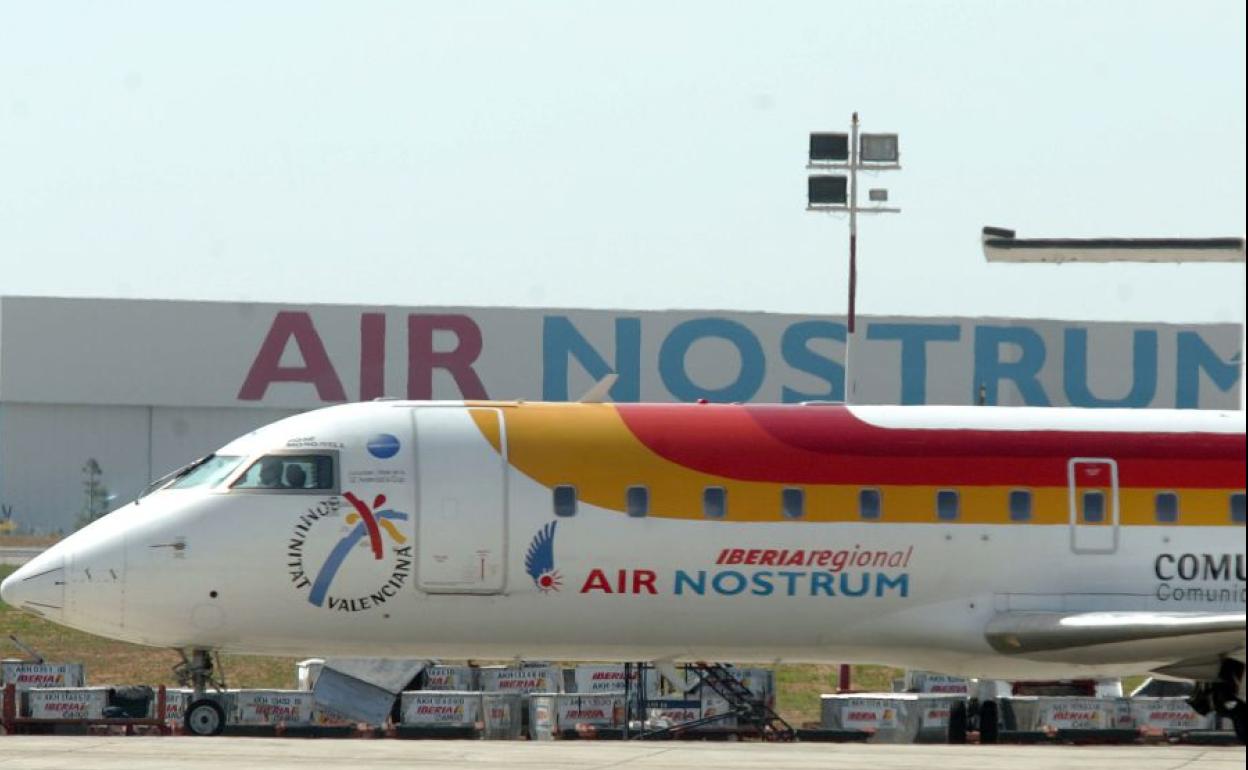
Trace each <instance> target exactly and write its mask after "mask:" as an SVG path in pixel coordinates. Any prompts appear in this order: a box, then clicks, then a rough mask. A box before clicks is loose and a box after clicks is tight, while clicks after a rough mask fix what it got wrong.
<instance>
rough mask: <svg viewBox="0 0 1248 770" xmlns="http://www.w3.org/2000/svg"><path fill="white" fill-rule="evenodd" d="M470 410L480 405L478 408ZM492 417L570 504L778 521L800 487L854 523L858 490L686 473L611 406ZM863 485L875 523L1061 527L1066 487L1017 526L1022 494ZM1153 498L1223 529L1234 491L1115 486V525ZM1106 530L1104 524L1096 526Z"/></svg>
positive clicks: (1066, 518) (1189, 522) (1037, 496)
mask: <svg viewBox="0 0 1248 770" xmlns="http://www.w3.org/2000/svg"><path fill="white" fill-rule="evenodd" d="M470 406H481V407H485V406H486V404H485V403H473V404H470ZM500 406H501V405H500ZM507 406H509V407H514V406H515V405H514V404H508V405H507ZM501 411H502V415H503V419H504V420H505V422H506V433H507V454H508V458H509V461H510V463H511V465H512V467H513V468H515V469H516V470H517V471H519V472H520V473H523V474H524V475H526V476H528V477H529V478H531V479H533V480H534V481H536V482H537V483H539V484H541V485H542V486H545V487H547V488H553V487H555V486H558V485H564V484H569V485H572V486H574V487H576V490H577V498H578V500H580V501H581V502H583V503H585V504H588V505H592V506H594V507H597V508H603V509H606V510H612V511H620V512H624V511H625V508H626V506H625V495H626V490H627V489H628V487H630V486H645V487H647V488H648V489H649V491H650V511H649V514H648V515H649V516H651V517H657V518H667V519H703V518H705V517H704V516H703V513H702V494H703V490H705V489H706V488H707V487H723V488H724V489H725V490H726V493H727V494H726V497H727V502H728V504H727V515H726V516H725V517H724V519H722V521H728V522H777V521H784V520H785V518H784V516H783V515H782V514H781V506H780V497H781V491H782V490H784V489H786V488H800V489H802V490H804V491H805V516H804V517H803V518H802V521H813V522H861V521H863V519H861V518H860V517H859V515H858V495H859V492H860V491H861V490H862V489H863V488H864V487H862V486H859V485H832V484H779V483H773V482H757V481H743V480H740V479H733V478H728V477H725V476H718V475H714V474H708V473H703V472H700V471H697V470H693V469H691V468H687V467H685V466H682V465H679V464H677V463H674V462H672V461H670V460H668V459H666V458H664V457H661V456H660V455H658V454H656V453H655V452H654V451H653V450H651V449H650V448H649V447H647V446H645V445H644V444H642V443H641V441H639V440H638V439H637V437H636V436H634V435H633V433H632V431H631V430H629V428H628V426H627V425H625V423H624V421H623V419H622V418H621V417H620V414H619V412H617V411H616V409H615V408H614V407H613V406H612V405H610V404H524V405H522V406H520V407H519V408H506V409H502V410H501ZM471 414H472V416H473V420H474V422H476V424H477V427H478V428H479V429H480V430H481V433H482V435H483V436H485V438H486V439H487V440H488V441H489V442H490V444H491V445H492V446H493V447H494V449H495V451H500V447H501V436H500V430H499V425H498V421H497V420H496V419H494V417H493V413H492V412H491V411H486V410H485V409H474V410H472V411H471ZM870 488H872V489H878V490H879V491H880V493H881V498H882V501H883V504H882V516H881V518H880V519H878V520H876V521H881V522H886V523H887V522H891V523H907V524H1011V523H1017V524H1053V525H1058V524H1060V525H1065V524H1069V523H1070V509H1069V504H1070V503H1069V500H1070V498H1069V490H1068V489H1067V488H1066V487H1064V486H1063V487H1032V488H1029V490H1030V491H1031V493H1032V516H1031V518H1030V519H1029V520H1027V521H1020V522H1012V521H1011V520H1010V515H1009V495H1010V492H1012V491H1014V490H1017V489H1021V487H1011V486H966V485H962V486H956V487H952V486H951V487H941V486H931V485H901V484H888V485H880V486H874V487H870ZM944 489H952V490H954V491H956V492H957V493H958V496H959V511H958V518H957V519H956V520H955V521H942V520H939V519H937V517H936V495H937V493H938V492H939V491H941V490H944ZM1159 491H1170V492H1175V493H1177V494H1178V496H1179V522H1178V523H1179V524H1181V525H1183V526H1229V525H1230V524H1231V521H1230V515H1229V507H1228V506H1229V495H1230V494H1231V492H1233V491H1239V490H1229V489H1173V488H1169V487H1158V488H1155V489H1153V488H1148V489H1142V488H1124V489H1120V490H1119V505H1120V523H1121V524H1123V525H1127V526H1145V525H1147V526H1156V525H1157V520H1156V513H1155V505H1156V503H1155V496H1156V494H1157V492H1159ZM1107 514H1108V511H1107ZM1108 524H1109V522H1108V521H1107V522H1106V524H1105V525H1102V526H1108ZM1089 526H1094V525H1089Z"/></svg>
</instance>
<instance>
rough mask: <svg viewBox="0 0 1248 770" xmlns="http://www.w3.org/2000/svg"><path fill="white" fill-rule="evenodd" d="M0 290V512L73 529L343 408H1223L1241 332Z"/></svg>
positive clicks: (33, 524) (40, 526)
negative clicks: (309, 415)
mask: <svg viewBox="0 0 1248 770" xmlns="http://www.w3.org/2000/svg"><path fill="white" fill-rule="evenodd" d="M845 337H846V333H845V325H844V323H843V319H841V318H837V317H822V316H797V315H782V314H773V313H741V312H732V311H697V310H679V311H677V310H672V311H644V312H642V311H622V310H568V309H531V308H524V309H521V308H462V307H461V308H441V307H439V308H429V307H421V308H401V307H362V306H348V305H278V304H254V303H228V302H174V301H156V300H114V299H66V298H51V297H2V298H0V505H2V506H4V509H3V510H11V511H12V518H13V521H15V522H16V524H17V526H18V527H19V528H20V529H21V530H24V531H31V532H55V531H58V530H59V531H68V530H70V529H72V528H73V527H74V526H75V522H76V521H77V520H78V519H79V517H80V516H81V515H82V514H83V513H84V511H85V510H86V509H87V507H88V504H87V500H86V491H85V490H86V487H85V484H86V482H87V481H88V478H87V474H86V473H84V470H83V469H84V467H85V466H86V465H87V464H88V463H89V462H90V461H91V460H94V461H95V462H96V463H97V464H98V466H99V468H100V475H99V477H98V481H99V484H100V485H101V486H102V487H103V488H104V489H106V490H107V493H108V494H107V498H108V506H109V507H116V506H119V505H121V504H123V503H125V502H126V501H128V500H130V499H133V497H134V496H135V495H136V494H137V493H138V492H139V491H140V490H141V489H142V488H143V487H144V486H145V485H146V484H147V483H148V482H149V481H150V480H152V479H155V478H158V477H159V476H161V475H163V474H164V473H166V472H168V471H170V470H173V469H175V468H177V467H180V466H181V465H183V464H185V463H187V462H189V461H191V460H193V459H194V458H196V457H198V456H201V455H203V454H206V453H208V452H211V451H212V450H213V449H215V448H216V447H218V446H220V445H222V444H224V443H225V442H226V441H228V440H230V439H232V438H234V437H235V436H238V435H240V434H243V433H246V432H248V431H250V430H252V429H253V428H255V427H257V426H259V425H262V424H264V423H267V422H271V421H273V420H276V419H279V418H281V417H284V416H287V415H290V414H293V413H295V412H298V411H302V410H306V409H313V408H317V407H321V406H327V405H330V404H333V403H339V402H343V401H349V400H365V399H372V398H377V397H382V396H397V397H403V398H419V399H426V398H435V399H458V398H465V397H468V398H496V399H515V398H523V399H528V400H536V399H545V400H567V399H575V398H577V397H578V396H580V395H581V394H582V393H583V392H584V391H586V390H587V389H589V387H590V386H592V385H593V383H594V382H595V381H596V380H598V379H600V378H601V377H602V376H604V375H605V374H607V373H609V372H615V373H617V374H618V376H619V378H618V380H617V382H616V383H615V386H614V387H613V389H612V391H611V395H612V397H613V398H614V399H615V400H617V401H692V400H696V399H698V398H706V399H709V400H711V401H723V402H734V401H742V402H744V401H768V402H796V401H812V400H843V399H844V398H845V395H846V389H847V384H848V390H849V395H850V400H851V401H852V402H855V403H905V404H924V403H926V404H976V403H987V404H1005V405H1041V406H1043V405H1054V406H1059V405H1074V406H1089V407H1162V408H1173V407H1181V408H1206V409H1236V408H1238V405H1239V391H1240V387H1241V383H1240V367H1239V363H1238V362H1239V356H1240V330H1239V326H1238V325H1236V324H1189V325H1167V324H1153V323H1093V322H1079V321H1055V320H1038V319H1002V318H910V317H864V318H862V319H861V320H860V324H859V333H858V334H857V335H855V340H854V343H853V346H852V356H853V359H852V366H851V367H850V369H849V376H848V377H847V374H846V367H845V351H846V344H845Z"/></svg>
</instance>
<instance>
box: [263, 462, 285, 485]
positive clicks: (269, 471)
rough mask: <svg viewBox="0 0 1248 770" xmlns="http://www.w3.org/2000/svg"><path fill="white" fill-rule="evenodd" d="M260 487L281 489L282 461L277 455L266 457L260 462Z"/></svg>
mask: <svg viewBox="0 0 1248 770" xmlns="http://www.w3.org/2000/svg"><path fill="white" fill-rule="evenodd" d="M260 487H261V488H262V489H281V487H282V461H281V460H280V459H279V458H276V457H266V458H264V461H263V462H261V463H260Z"/></svg>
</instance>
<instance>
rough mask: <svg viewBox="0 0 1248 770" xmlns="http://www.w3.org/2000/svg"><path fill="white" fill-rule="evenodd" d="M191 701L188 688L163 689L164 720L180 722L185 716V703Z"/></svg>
mask: <svg viewBox="0 0 1248 770" xmlns="http://www.w3.org/2000/svg"><path fill="white" fill-rule="evenodd" d="M190 702H191V691H190V690H174V689H166V690H165V715H164V716H165V721H166V722H170V723H176V724H181V723H182V719H183V717H185V716H186V704H188V703H190Z"/></svg>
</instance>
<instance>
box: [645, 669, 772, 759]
mask: <svg viewBox="0 0 1248 770" xmlns="http://www.w3.org/2000/svg"><path fill="white" fill-rule="evenodd" d="M688 669H689V670H690V671H692V672H694V673H695V674H697V675H698V678H699V679H700V680H701V686H702V687H706V688H709V689H710V691H711V692H714V693H715V694H716V695H718V696H719V697H721V698H723V699H724V700H726V701H728V704H729V707H730V711H728V712H726V713H723V714H716V715H714V716H708V717H703V718H701V719H696V720H693V721H692V722H683V723H681V724H676V725H671V726H670V727H663V728H660V729H657V730H651V731H649V732H646V733H643V734H642V735H640V736H638V737H639V738H642V739H649V740H654V739H661V738H673V737H676V736H678V735H680V734H682V733H685V732H687V731H689V730H693V729H695V728H698V727H703V726H709V725H713V724H714V723H716V722H718V721H722V720H724V719H725V718H727V717H730V716H735V717H736V718H737V722H738V724H739V725H742V726H750V727H753V728H754V729H755V730H757V731H758V735H759V737H761V738H762V739H763V740H765V741H792V740H794V739H796V737H797V731H795V730H794V729H793V726H792V725H790V724H789V723H788V722H786V721H784V719H783V718H782V717H781V716H780V715H779V714H777V713H776V712H775V711H774V710H772V708H771V707H770V706H768V705H767V704H766V703H765V702H764V701H763V700H762V699H761V698H758V697H755V695H754V693H752V692H750V690H749V688H748V687H746V686H745V684H743V683H742V682H741V680H740V679H738V678H737V677H736V675H734V674H733V672H732V670H731V669H729V668H728V667H726V666H724V665H723V664H720V663H705V662H698V663H694V664H691V665H690V666H689V667H688Z"/></svg>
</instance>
